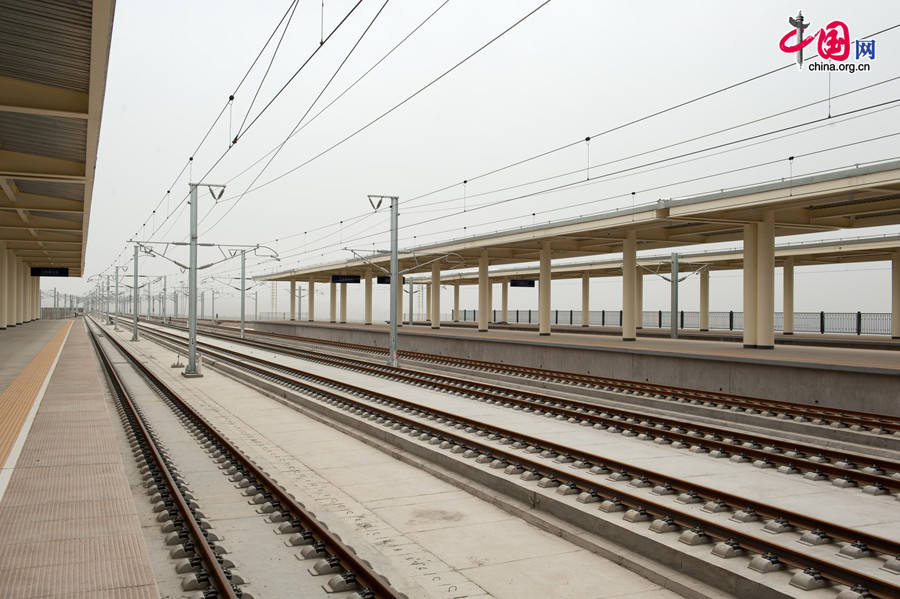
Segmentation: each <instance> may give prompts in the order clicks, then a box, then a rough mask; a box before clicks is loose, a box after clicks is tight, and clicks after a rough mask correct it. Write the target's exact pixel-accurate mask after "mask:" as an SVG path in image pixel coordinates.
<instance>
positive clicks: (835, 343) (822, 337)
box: [416, 321, 900, 351]
mask: <svg viewBox="0 0 900 599" xmlns="http://www.w3.org/2000/svg"><path fill="white" fill-rule="evenodd" d="M416 324H421V325H428V324H429V323H427V322H422V323H416ZM441 327H454V328H466V329H469V330H475V329H477V324H476V323H474V322H461V321H458V322H457V321H454V322H442V323H441ZM491 327H492V328H495V329H498V330H510V331H529V332H533V333H537V331H538V325H537V324H530V323H520V322H509V323H494V324H491ZM550 331H551V332H552V333H571V334H578V335H607V336H614V337H620V336H621V335H622V329H621V327H613V326H598V325H591V326H589V327H583V326H581V325H577V324H576V325H571V324H554V325H551V327H550ZM671 335H672V331H671V329H667V328H662V329H660V328H657V327H643V328H640V329H637V337H638V338H641V337H647V338H656V337H663V338H671ZM678 337H679V338H680V339H695V340H701V341H731V342H734V343H743V341H744V334H743V331H740V330H730V331H729V330H720V329H714V330H710V331H700V330H697V329H681V330H679V332H678ZM775 344H776V345H812V346H816V347H844V348H848V349H857V348H858V349H887V350H895V351H900V339H891V338H890V337H889V336H887V335H851V334H843V335H842V334H832V333H826V334H821V333H796V332H795V333H793V334H792V335H785V334H783V333H780V332H776V333H775Z"/></svg>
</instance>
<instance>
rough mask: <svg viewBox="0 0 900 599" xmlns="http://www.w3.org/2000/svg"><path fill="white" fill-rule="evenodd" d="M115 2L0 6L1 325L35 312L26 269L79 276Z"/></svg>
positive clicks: (20, 1)
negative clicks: (32, 268) (39, 268)
mask: <svg viewBox="0 0 900 599" xmlns="http://www.w3.org/2000/svg"><path fill="white" fill-rule="evenodd" d="M114 8H115V2H114V0H85V1H82V2H62V1H59V0H48V1H46V2H31V1H29V0H5V1H4V2H2V3H0V24H2V26H0V28H2V32H3V33H2V36H0V289H2V290H3V293H0V328H2V327H5V326H6V325H7V324H10V325H15V324H20V323H22V322H28V321H29V320H33V319H35V318H38V317H39V316H40V291H39V281H38V279H37V278H32V277H31V272H30V269H31V267H43V268H52V269H58V270H57V271H56V272H57V273H59V274H63V273H65V274H67V275H68V276H81V275H82V272H83V269H84V258H85V248H86V244H87V234H88V226H89V221H90V219H89V217H90V209H91V195H92V191H93V182H94V167H95V162H96V158H97V143H98V140H99V136H100V118H101V114H102V111H103V98H104V93H105V90H106V72H107V66H108V64H109V49H110V38H111V35H112V24H113V12H114Z"/></svg>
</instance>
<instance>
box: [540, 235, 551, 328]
mask: <svg viewBox="0 0 900 599" xmlns="http://www.w3.org/2000/svg"><path fill="white" fill-rule="evenodd" d="M550 284H551V283H550V242H549V241H543V242H541V272H540V281H539V282H538V285H539V286H540V289H539V290H538V292H539V294H540V295H539V297H538V334H540V335H543V336H546V335H549V334H550Z"/></svg>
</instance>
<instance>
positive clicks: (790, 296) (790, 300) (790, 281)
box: [782, 258, 794, 335]
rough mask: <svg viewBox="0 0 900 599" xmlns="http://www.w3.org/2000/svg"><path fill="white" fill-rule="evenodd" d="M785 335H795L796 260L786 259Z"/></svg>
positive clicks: (784, 283) (784, 269)
mask: <svg viewBox="0 0 900 599" xmlns="http://www.w3.org/2000/svg"><path fill="white" fill-rule="evenodd" d="M783 271H784V281H783V287H784V301H783V302H782V303H783V304H784V334H785V335H793V334H794V259H793V258H785V259H784V267H783Z"/></svg>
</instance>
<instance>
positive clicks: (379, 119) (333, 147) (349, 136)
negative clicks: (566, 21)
mask: <svg viewBox="0 0 900 599" xmlns="http://www.w3.org/2000/svg"><path fill="white" fill-rule="evenodd" d="M551 1H552V0H544V2H542V3H541V4H539V5H538V6H537V7H536V8H534V9H533V10H531V11H530V12H528V13H527V14H526V15H525V16H523V17H521V18H519V19H518V20H517V21H516V22H514V23H513V24H512V25H510V26H509V27H507V28H506V29H504V30H503V31H501V32H500V33H499V34H497V35H496V36H494V37H493V38H491V39H490V40H488V41H487V42H485V43H484V44H483V45H482V46H480V47H479V48H478V49H476V50H475V51H474V52H472V53H470V54H469V55H468V56H466V57H465V58H463V59H462V60H460V61H459V62H457V63H456V64H454V65H453V66H452V67H450V68H449V69H447V70H446V71H444V72H443V73H441V74H440V75H438V76H437V77H435V78H434V79H432V80H431V81H429V82H428V83H426V84H425V85H424V86H422V87H420V88H419V89H418V90H416V91H415V92H413V93H412V94H410V95H408V96H407V97H406V98H404V99H403V100H401V101H400V102H399V103H397V104H395V105H394V106H393V107H391V108H389V109H388V110H386V111H384V112H382V113H381V114H380V115H379V116H377V117H375V118H374V119H372V120H371V121H369V122H368V123H366V124H365V125H363V126H362V127H360V128H358V129H356V130H355V131H354V132H352V133H350V134H349V135H347V136H345V137H344V138H342V139H341V140H340V141H338V142H335V143H334V144H332V145H331V146H329V147H328V148H326V149H325V150H322V151H321V152H319V153H318V154H316V155H315V156H313V157H312V158H309V159H307V160H306V161H304V162H302V163H300V164H299V165H297V166H295V167H293V168H291V169H290V170H288V171H287V172H284V173H282V174H280V175H277V176H276V177H274V178H272V179H269V180H268V181H265V182H264V183H261V184H259V185H257V186H256V187H253V188H251V189H249V190H247V193H252V192H255V191H258V190H260V189H263V188H264V187H267V186H269V185H271V184H272V183H274V182H275V181H278V180H280V179H283V178H284V177H286V176H288V175H290V174H292V173H294V172H296V171H298V170H299V169H301V168H303V167H304V166H306V165H308V164H310V163H311V162H313V161H315V160H317V159H319V158H321V157H322V156H324V155H325V154H327V153H329V152H331V151H332V150H334V149H335V148H337V147H339V146H341V145H343V144H344V143H346V142H348V141H349V140H351V139H353V138H354V137H356V136H357V135H359V134H360V133H362V132H363V131H365V130H366V129H368V128H369V127H371V126H372V125H374V124H375V123H377V122H379V121H381V120H382V119H383V118H385V117H386V116H388V115H389V114H391V113H392V112H394V111H396V110H397V109H399V108H400V107H402V106H404V105H405V104H407V103H408V102H410V101H411V100H412V99H413V98H415V97H416V96H418V95H419V94H421V93H422V92H424V91H425V90H427V89H429V88H430V87H431V86H433V85H434V84H435V83H437V82H438V81H440V80H441V79H443V78H444V77H446V76H447V75H449V74H450V73H452V72H453V71H455V70H456V69H457V68H459V67H460V66H462V65H463V64H465V63H466V62H468V61H469V60H471V59H472V58H473V57H475V56H477V55H478V54H480V53H481V52H482V51H483V50H485V49H486V48H488V47H489V46H491V45H492V44H493V43H494V42H496V41H497V40H499V39H500V38H501V37H503V36H504V35H506V34H507V33H509V32H510V31H512V30H513V29H515V28H516V27H517V26H519V25H520V24H522V23H523V22H524V21H525V20H527V19H528V18H529V17H530V16H532V15H534V14H535V13H536V12H538V11H539V10H540V9H541V8H543V7H545V6H546V5H547V4H549V3H550V2H551ZM245 195H246V194H245Z"/></svg>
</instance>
